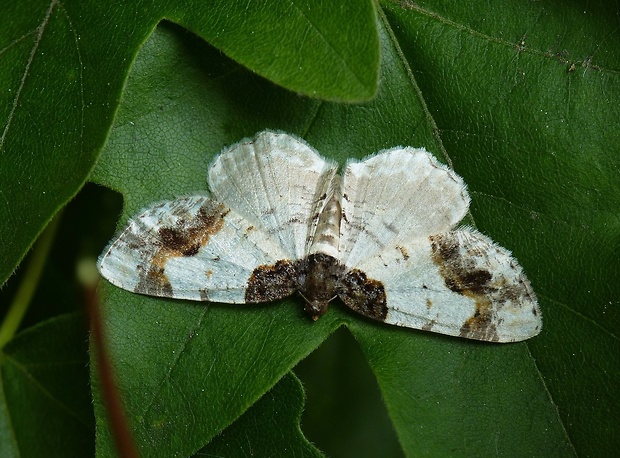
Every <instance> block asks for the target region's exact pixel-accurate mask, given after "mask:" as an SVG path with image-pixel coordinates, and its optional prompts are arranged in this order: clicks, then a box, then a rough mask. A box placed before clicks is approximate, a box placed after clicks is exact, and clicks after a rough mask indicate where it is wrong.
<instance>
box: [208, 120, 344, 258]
mask: <svg viewBox="0 0 620 458" xmlns="http://www.w3.org/2000/svg"><path fill="white" fill-rule="evenodd" d="M336 170H337V165H336V164H335V163H333V162H330V161H326V160H325V159H323V158H322V157H321V156H320V155H319V154H318V153H317V152H316V151H315V150H314V149H313V148H311V147H310V146H308V145H307V144H306V143H305V142H303V141H301V140H298V139H296V138H295V137H293V136H291V135H288V134H285V133H276V132H271V131H264V132H261V133H260V134H258V135H257V136H256V137H255V138H254V139H253V140H246V141H243V142H240V143H238V144H236V145H233V146H232V147H230V148H229V149H228V150H225V151H224V152H222V154H221V155H219V156H218V157H217V158H216V159H215V161H214V162H213V164H212V165H211V167H210V168H209V186H210V189H211V192H212V194H213V196H214V197H215V198H216V199H217V200H219V201H220V202H223V203H224V204H226V205H227V206H229V207H230V208H233V209H235V211H236V212H237V213H239V214H240V215H242V216H243V217H244V218H246V219H247V220H248V221H250V222H251V223H252V224H253V225H254V226H256V227H257V228H258V229H260V230H262V231H264V232H265V233H267V234H269V235H270V236H271V237H273V238H274V240H276V241H278V242H279V243H280V245H281V246H282V248H283V249H284V250H285V251H286V253H287V254H288V255H289V256H288V257H289V258H290V259H302V258H303V257H305V255H306V250H307V246H308V245H309V243H310V241H311V240H310V239H311V238H312V236H313V235H314V230H315V229H316V224H317V221H318V216H319V212H320V209H321V208H322V207H323V205H324V201H325V199H326V193H327V191H328V189H329V186H330V183H331V181H332V179H333V177H334V175H335V173H336Z"/></svg>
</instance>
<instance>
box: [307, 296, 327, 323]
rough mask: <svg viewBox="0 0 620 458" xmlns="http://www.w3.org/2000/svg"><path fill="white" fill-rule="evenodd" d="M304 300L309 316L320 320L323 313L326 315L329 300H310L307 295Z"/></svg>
mask: <svg viewBox="0 0 620 458" xmlns="http://www.w3.org/2000/svg"><path fill="white" fill-rule="evenodd" d="M304 300H305V304H304V310H305V311H306V313H307V314H308V316H309V317H310V318H312V319H313V320H314V321H316V320H318V319H319V318H320V317H321V315H324V314H325V312H327V307H328V305H329V300H324V299H315V300H312V301H310V300H308V299H306V298H305V297H304Z"/></svg>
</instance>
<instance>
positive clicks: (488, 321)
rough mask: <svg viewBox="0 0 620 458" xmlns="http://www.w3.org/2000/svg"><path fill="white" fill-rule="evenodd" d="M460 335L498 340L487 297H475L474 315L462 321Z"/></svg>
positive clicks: (491, 340) (492, 340)
mask: <svg viewBox="0 0 620 458" xmlns="http://www.w3.org/2000/svg"><path fill="white" fill-rule="evenodd" d="M474 299H476V298H474ZM460 336H461V337H466V338H469V339H478V340H487V341H490V342H497V341H498V340H499V335H498V334H497V326H496V324H495V323H494V322H493V312H492V310H491V301H490V300H489V299H482V298H477V299H476V311H475V313H474V316H472V317H471V318H469V319H468V320H467V321H465V323H463V326H461V333H460Z"/></svg>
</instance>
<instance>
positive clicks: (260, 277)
mask: <svg viewBox="0 0 620 458" xmlns="http://www.w3.org/2000/svg"><path fill="white" fill-rule="evenodd" d="M299 266H300V263H299V261H287V260H281V261H277V262H276V263H275V264H272V265H262V266H258V267H257V268H256V269H254V271H253V272H252V275H250V279H249V280H248V285H247V289H246V291H245V302H247V303H257V302H270V301H275V300H276V299H282V298H283V297H287V296H290V295H291V294H293V293H294V292H295V291H296V290H297V289H298V288H299V284H300V278H299V277H300V272H299V271H300V268H299Z"/></svg>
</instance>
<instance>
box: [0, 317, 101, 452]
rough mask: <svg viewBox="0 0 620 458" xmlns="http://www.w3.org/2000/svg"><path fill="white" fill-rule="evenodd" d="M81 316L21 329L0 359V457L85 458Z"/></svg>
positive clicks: (88, 442)
mask: <svg viewBox="0 0 620 458" xmlns="http://www.w3.org/2000/svg"><path fill="white" fill-rule="evenodd" d="M83 320H84V317H83V316H82V315H81V314H72V315H64V316H61V317H58V318H53V319H51V320H49V321H46V322H44V323H42V324H40V325H37V326H34V327H32V328H30V329H28V330H27V331H24V332H23V333H21V334H20V335H18V336H17V337H16V338H15V339H13V340H12V341H11V342H10V343H9V344H8V345H7V346H6V347H5V348H4V353H3V354H2V356H1V359H0V368H1V370H2V376H1V379H0V394H1V395H2V397H1V398H0V438H1V439H2V440H0V455H2V456H49V457H53V456H58V457H65V456H89V455H92V454H93V439H94V433H95V430H94V419H93V411H92V406H91V402H90V390H89V384H88V355H87V353H86V341H87V336H86V334H87V333H86V330H85V328H84V326H83V324H84V323H83Z"/></svg>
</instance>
